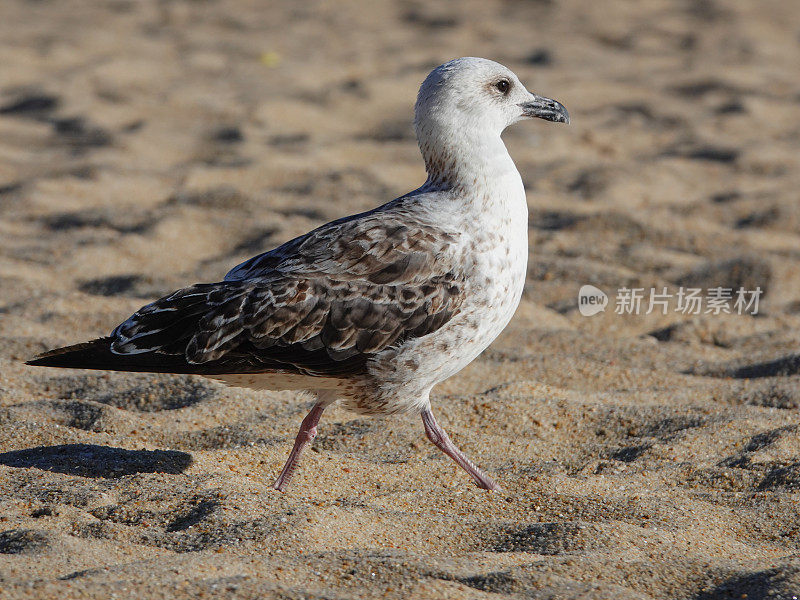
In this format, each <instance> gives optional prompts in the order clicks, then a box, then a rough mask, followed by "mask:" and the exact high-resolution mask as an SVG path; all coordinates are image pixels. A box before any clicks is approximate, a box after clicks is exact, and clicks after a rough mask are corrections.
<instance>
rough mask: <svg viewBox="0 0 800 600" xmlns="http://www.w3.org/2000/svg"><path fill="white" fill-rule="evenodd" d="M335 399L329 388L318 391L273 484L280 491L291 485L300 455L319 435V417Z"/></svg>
mask: <svg viewBox="0 0 800 600" xmlns="http://www.w3.org/2000/svg"><path fill="white" fill-rule="evenodd" d="M335 399H336V398H335V396H334V395H333V394H332V393H330V392H329V391H328V390H324V391H321V392H319V393H318V395H317V403H316V404H315V405H314V408H312V409H311V411H310V412H309V413H308V414H307V415H306V418H305V419H303V422H302V423H301V424H300V431H298V432H297V437H296V438H295V440H294V446H293V447H292V451H291V452H290V453H289V458H288V459H287V460H286V464H285V465H284V466H283V470H282V471H281V474H280V475H278V478H277V479H276V480H275V484H274V485H273V486H272V487H273V488H275V489H276V490H278V491H279V492H282V491H283V490H285V489H286V486H288V485H289V481H291V479H292V475H294V470H295V469H296V468H297V465H298V463H299V462H300V455H301V454H302V453H303V450H304V449H305V447H306V446H308V444H310V443H311V442H313V441H314V438H315V437H317V425H318V424H319V419H320V417H321V416H322V413H323V411H324V410H325V408H327V406H328V405H329V404H330V403H331V402H333V401H334V400H335Z"/></svg>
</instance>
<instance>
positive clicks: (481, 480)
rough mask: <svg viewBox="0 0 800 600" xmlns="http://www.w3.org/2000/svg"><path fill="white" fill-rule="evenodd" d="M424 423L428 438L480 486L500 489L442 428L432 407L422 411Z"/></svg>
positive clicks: (485, 488)
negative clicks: (434, 416)
mask: <svg viewBox="0 0 800 600" xmlns="http://www.w3.org/2000/svg"><path fill="white" fill-rule="evenodd" d="M422 423H423V424H424V425H425V435H427V436H428V439H429V440H430V441H431V442H433V444H434V445H435V446H436V447H437V448H439V450H441V451H442V452H444V453H445V454H447V456H449V457H450V458H452V459H453V460H454V461H456V463H457V464H458V466H460V467H461V468H462V469H464V470H465V471H466V472H467V473H469V476H470V477H472V479H473V480H474V481H475V483H477V484H478V487H479V488H483V489H484V490H499V489H500V486H499V485H497V484H496V483H495V482H494V481H492V478H491V477H489V476H488V475H486V474H485V473H484V472H483V471H481V470H480V469H479V468H478V467H476V466H475V464H474V463H473V462H472V461H471V460H470V459H468V458H467V457H466V456H464V453H463V452H461V450H459V449H458V447H457V446H456V445H455V444H454V443H453V441H452V440H451V439H450V436H448V435H447V432H446V431H445V430H444V429H442V427H441V426H440V425H439V424H438V423H437V422H436V419H434V418H433V413H432V412H431V409H430V408H426V409H425V410H423V411H422Z"/></svg>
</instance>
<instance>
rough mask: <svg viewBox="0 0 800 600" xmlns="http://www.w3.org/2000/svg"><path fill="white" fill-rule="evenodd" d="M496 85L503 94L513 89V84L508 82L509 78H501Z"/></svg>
mask: <svg viewBox="0 0 800 600" xmlns="http://www.w3.org/2000/svg"><path fill="white" fill-rule="evenodd" d="M494 87H496V88H497V90H498V91H499V92H500V93H501V94H507V93H508V90H509V89H511V84H510V83H509V82H508V79H501V80H500V81H498V82H497V83H495V84H494Z"/></svg>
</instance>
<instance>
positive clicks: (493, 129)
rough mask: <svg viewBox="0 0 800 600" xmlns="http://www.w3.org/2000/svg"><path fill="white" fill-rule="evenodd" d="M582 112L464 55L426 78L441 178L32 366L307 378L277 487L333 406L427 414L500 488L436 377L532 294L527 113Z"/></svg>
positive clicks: (450, 450) (249, 379) (475, 474)
mask: <svg viewBox="0 0 800 600" xmlns="http://www.w3.org/2000/svg"><path fill="white" fill-rule="evenodd" d="M534 117H536V118H540V119H544V120H547V121H553V122H556V123H569V114H568V113H567V110H566V108H564V106H563V105H562V104H561V103H559V102H556V101H555V100H551V99H549V98H545V97H543V96H540V95H538V94H535V93H532V92H529V91H528V90H527V89H526V88H525V86H524V85H522V83H520V80H519V79H518V77H517V76H516V75H515V74H514V73H513V72H512V71H511V70H509V69H508V68H506V67H504V66H503V65H501V64H498V63H496V62H493V61H491V60H487V59H484V58H474V57H466V58H458V59H455V60H451V61H450V62H447V63H444V64H443V65H440V66H438V67H436V68H435V69H434V70H433V71H431V73H430V74H429V75H428V76H427V78H426V79H425V81H424V82H423V83H422V86H421V87H420V90H419V94H418V96H417V101H416V105H415V116H414V129H415V132H416V136H417V140H418V143H419V148H420V151H421V153H422V157H423V159H424V161H425V169H426V172H427V175H428V177H427V180H426V181H425V183H424V184H423V185H422V186H421V187H419V188H417V189H416V190H414V191H412V192H409V193H408V194H406V195H404V196H400V197H399V198H396V199H395V200H392V201H391V202H388V203H386V204H383V205H382V206H379V207H377V208H375V209H373V210H369V211H367V212H363V213H360V214H356V215H352V216H348V217H344V218H341V219H338V220H336V221H332V222H330V223H327V224H325V225H322V226H321V227H318V228H317V229H314V230H313V231H310V232H309V233H307V234H305V235H302V236H300V237H298V238H295V239H293V240H290V241H288V242H286V243H285V244H283V245H281V246H279V247H277V248H274V249H273V250H270V251H268V252H264V253H263V254H259V255H258V256H255V257H253V258H251V259H249V260H247V261H245V262H243V263H241V264H240V265H238V266H236V267H234V268H233V269H232V270H231V271H230V272H229V273H228V274H227V275H225V278H224V279H223V280H222V281H221V282H218V283H200V284H196V285H192V286H190V287H187V288H184V289H180V290H178V291H176V292H174V293H172V294H169V295H168V296H165V297H163V298H161V299H159V300H156V301H155V302H153V303H151V304H148V305H146V306H144V307H142V308H140V309H139V310H138V311H136V312H135V313H134V314H133V315H132V316H131V317H130V318H128V319H127V320H126V321H124V322H123V323H121V324H120V325H119V326H117V327H116V328H115V329H114V330H113V331H112V332H111V334H110V335H108V336H106V337H101V338H98V339H95V340H92V341H89V342H86V343H82V344H76V345H72V346H67V347H63V348H58V349H55V350H52V351H50V352H46V353H44V354H41V355H39V356H37V357H36V358H34V359H32V360H30V361H28V363H27V364H29V365H38V366H47V367H68V368H81V369H100V370H110V371H137V372H151V373H191V374H196V375H201V376H204V377H207V378H211V379H214V380H218V381H222V382H224V383H226V384H228V385H231V386H238V387H247V388H251V389H256V390H307V391H311V392H314V393H315V395H316V403H315V404H314V406H313V408H312V409H311V411H310V412H309V413H308V415H307V416H306V417H305V418H304V419H303V421H302V424H301V425H300V430H299V432H298V434H297V437H296V439H295V442H294V446H293V448H292V450H291V452H290V454H289V457H288V460H287V461H286V464H285V466H284V467H283V470H282V471H281V473H280V475H279V476H278V478H277V480H276V481H275V484H274V488H275V489H277V490H280V491H283V490H284V489H285V488H286V487H287V485H288V484H289V481H290V480H291V478H292V475H293V474H294V472H295V469H296V467H297V465H298V463H299V460H300V455H301V453H302V452H303V449H304V448H305V447H306V446H307V445H308V444H309V443H311V442H312V440H313V439H314V437H315V436H316V434H317V425H318V423H319V420H320V417H321V416H322V413H323V411H324V410H325V408H326V407H328V406H330V405H331V404H332V403H333V402H336V401H341V402H342V404H343V406H344V407H345V408H347V409H349V410H351V411H354V412H356V413H359V414H363V415H392V414H398V413H418V414H419V415H421V417H422V423H423V425H424V429H425V433H426V435H427V437H428V439H429V440H430V441H431V442H432V443H433V444H434V445H435V446H437V447H438V448H439V449H440V450H442V451H443V452H444V453H445V454H446V455H447V456H449V457H450V458H452V459H453V460H454V461H455V462H456V463H457V464H458V465H459V466H460V467H462V468H463V469H464V470H465V471H466V472H467V473H468V474H469V475H470V477H471V478H472V479H473V480H474V482H475V483H476V484H477V485H478V487H480V488H483V489H486V490H498V489H500V488H499V486H498V485H497V484H496V483H495V482H494V481H493V480H492V479H491V478H490V477H489V476H487V475H486V474H484V473H483V472H482V471H481V470H480V469H479V468H478V467H477V466H475V464H473V463H472V461H470V460H469V459H468V458H467V457H466V456H465V455H464V454H463V453H462V452H461V450H459V449H458V447H457V446H456V445H455V444H454V443H453V441H452V440H451V439H450V437H449V436H448V435H447V433H446V432H445V430H444V429H443V428H442V427H441V426H440V425H439V424H438V423H437V422H436V419H435V418H434V416H433V412H432V411H431V401H430V393H431V389H432V388H433V387H434V386H435V385H436V384H437V383H440V382H441V381H444V380H445V379H447V378H448V377H451V376H453V375H455V374H456V373H457V372H459V371H460V370H461V369H463V368H464V367H465V366H467V365H468V364H469V363H470V362H472V361H473V360H474V359H475V358H476V357H477V356H478V355H479V354H480V353H481V352H482V351H483V350H484V349H485V348H486V347H487V346H488V345H489V344H490V343H491V342H492V341H493V340H494V339H495V338H496V337H497V336H498V335H499V334H500V332H501V331H502V330H503V329H504V328H505V326H506V325H507V324H508V322H509V321H510V320H511V317H512V315H513V314H514V311H515V310H516V308H517V305H518V304H519V301H520V297H521V295H522V289H523V286H524V283H525V275H526V269H527V258H528V207H527V202H526V199H525V190H524V188H523V185H522V179H521V177H520V174H519V172H518V171H517V168H516V166H515V165H514V162H513V161H512V159H511V157H510V156H509V154H508V151H507V150H506V147H505V144H504V143H503V140H502V139H501V133H502V132H503V130H504V129H505V128H506V127H508V126H509V125H512V124H513V123H516V122H517V121H520V120H523V119H529V118H534Z"/></svg>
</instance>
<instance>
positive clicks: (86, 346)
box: [25, 337, 196, 373]
mask: <svg viewBox="0 0 800 600" xmlns="http://www.w3.org/2000/svg"><path fill="white" fill-rule="evenodd" d="M111 341H112V338H110V337H104V338H98V339H96V340H92V341H91V342H84V343H83V344H75V345H74V346H65V347H64V348H56V349H55V350H50V351H49V352H45V353H44V354H40V355H39V356H37V357H36V358H33V359H31V360H29V361H27V362H26V363H25V364H26V365H32V366H35V367H63V368H67V369H97V370H101V371H134V372H145V373H191V372H193V371H195V370H196V367H195V366H194V365H189V364H187V362H186V361H185V360H184V358H183V357H182V356H170V355H163V354H161V355H154V354H152V353H149V354H114V353H113V352H111Z"/></svg>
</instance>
